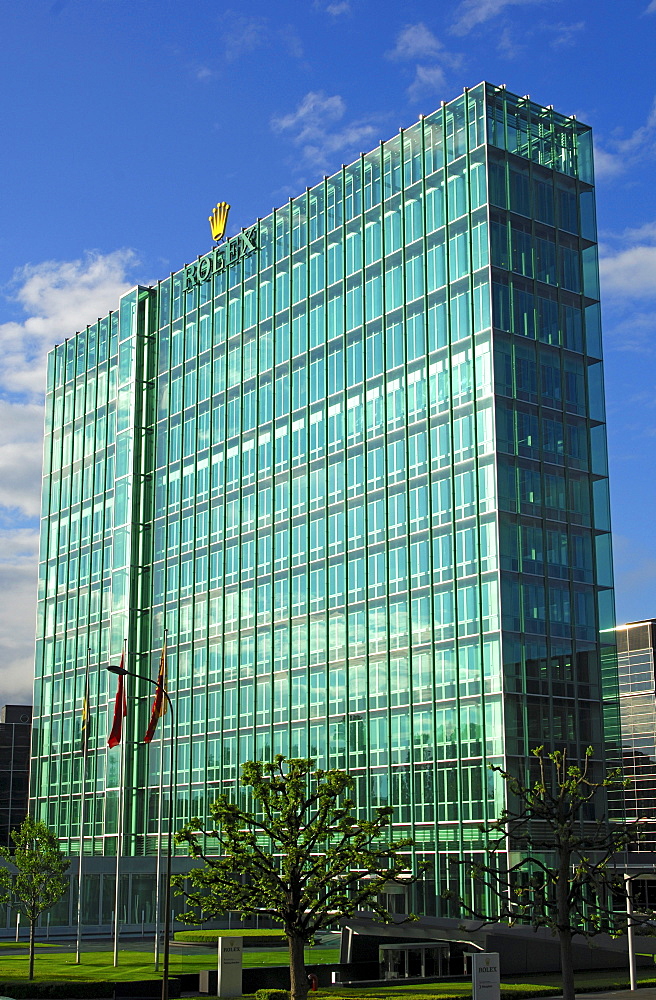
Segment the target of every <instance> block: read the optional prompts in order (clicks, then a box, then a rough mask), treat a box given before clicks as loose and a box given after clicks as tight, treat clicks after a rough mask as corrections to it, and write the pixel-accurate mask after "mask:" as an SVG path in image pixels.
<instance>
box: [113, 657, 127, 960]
mask: <svg viewBox="0 0 656 1000" xmlns="http://www.w3.org/2000/svg"><path fill="white" fill-rule="evenodd" d="M127 649H128V640H127V639H124V640H123V662H124V663H125V661H126V660H127ZM126 729H127V727H126ZM122 736H123V738H122V739H121V759H120V766H119V777H118V837H117V839H116V889H115V892H114V968H116V966H117V965H118V936H119V903H120V901H121V878H120V876H121V851H122V849H123V803H124V799H125V793H124V787H123V786H124V780H125V744H126V742H127V740H126V738H125V737H126V733H123V734H122Z"/></svg>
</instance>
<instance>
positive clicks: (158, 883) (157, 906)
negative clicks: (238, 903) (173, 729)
mask: <svg viewBox="0 0 656 1000" xmlns="http://www.w3.org/2000/svg"><path fill="white" fill-rule="evenodd" d="M168 635H169V630H168V629H167V628H165V629H164V642H163V644H162V649H163V650H164V651H166V640H167V639H168ZM163 781H164V725H162V729H161V733H160V741H159V799H158V805H157V867H156V872H157V874H156V883H155V956H154V957H155V972H159V936H160V912H161V906H162V904H161V892H162V890H161V883H162V790H163Z"/></svg>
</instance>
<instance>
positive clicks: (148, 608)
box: [31, 84, 616, 923]
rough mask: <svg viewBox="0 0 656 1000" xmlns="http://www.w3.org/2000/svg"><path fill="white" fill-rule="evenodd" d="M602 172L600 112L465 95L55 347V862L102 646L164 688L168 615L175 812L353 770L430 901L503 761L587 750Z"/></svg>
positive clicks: (41, 688)
mask: <svg viewBox="0 0 656 1000" xmlns="http://www.w3.org/2000/svg"><path fill="white" fill-rule="evenodd" d="M592 182H593V176H592V146H591V133H590V130H589V128H588V127H587V126H585V125H582V124H580V123H579V122H577V121H576V120H575V119H574V118H566V117H563V116H562V115H559V114H557V113H556V112H555V111H554V110H553V109H551V108H543V107H540V106H538V105H536V104H534V103H532V102H531V101H529V100H528V99H525V98H518V97H515V96H513V95H511V94H509V93H508V92H507V91H505V89H503V88H497V87H493V86H491V85H489V84H482V85H480V86H478V87H476V88H474V89H472V90H469V91H465V93H464V94H463V95H462V96H461V97H459V98H458V99H457V100H455V101H452V102H451V103H449V104H444V105H443V106H442V107H441V108H440V109H439V110H438V111H436V112H435V113H434V114H431V115H428V116H426V117H423V118H421V119H420V121H419V122H418V123H417V124H415V125H413V126H412V127H411V128H408V129H407V130H405V131H401V132H400V133H399V134H398V135H397V136H395V137H394V138H392V139H390V140H389V141H387V142H384V143H381V145H380V146H379V147H378V148H376V149H374V150H373V151H372V152H370V153H368V154H366V155H363V156H361V157H360V159H359V160H357V161H356V162H355V163H353V164H351V165H350V166H348V167H344V168H342V170H341V171H340V172H338V173H337V174H335V175H334V176H332V177H328V178H325V179H324V180H323V181H322V182H321V183H319V184H318V185H316V186H315V187H313V188H310V189H308V190H307V191H306V192H305V193H303V194H301V195H300V196H299V197H298V198H294V199H291V200H290V202H289V203H288V204H287V205H285V206H284V207H282V208H280V209H278V210H276V211H274V212H273V214H271V215H270V216H268V217H267V218H264V219H262V220H258V222H257V224H256V226H255V227H254V228H253V229H251V230H248V231H247V234H248V238H247V239H245V240H244V239H242V240H240V239H239V238H235V239H233V240H232V241H229V243H228V245H227V249H226V250H225V251H224V252H223V256H221V254H220V252H219V251H215V253H214V254H209V255H207V256H206V257H205V258H203V259H202V260H200V261H199V262H197V264H196V265H193V266H190V267H189V268H186V269H185V268H183V269H182V270H181V271H179V272H178V273H175V274H173V275H171V277H170V278H167V279H165V280H164V281H162V282H160V283H159V284H158V285H157V286H155V287H151V288H141V287H140V288H137V289H135V290H133V291H131V292H129V293H128V294H127V295H125V296H124V297H123V298H122V299H121V302H120V305H119V308H118V309H117V310H116V312H113V313H111V314H110V315H109V316H108V317H106V318H104V319H102V320H99V322H98V323H96V324H94V325H93V326H90V327H88V328H87V329H86V330H85V331H82V332H80V333H78V334H77V335H76V336H75V337H72V338H71V339H70V340H68V341H67V342H66V343H65V344H62V345H60V346H58V347H57V348H56V349H55V350H54V351H53V352H52V354H51V355H50V359H49V391H48V403H47V436H46V448H45V467H44V493H43V496H44V507H43V528H42V551H41V559H42V562H41V572H40V592H39V609H40V610H39V635H38V645H37V658H36V664H37V669H36V684H35V701H34V757H33V765H32V792H31V794H32V802H33V810H34V811H35V813H36V814H37V815H38V816H39V818H42V819H44V820H45V821H46V822H48V824H49V825H50V826H51V827H53V828H54V829H55V830H56V831H57V833H58V835H59V836H60V837H61V838H62V840H63V841H64V842H65V844H66V846H67V847H68V848H69V849H70V850H71V851H72V852H75V851H77V849H78V846H79V836H80V797H81V794H82V774H81V764H82V758H81V752H80V725H81V709H82V699H83V693H84V667H85V660H86V653H87V648H90V649H91V651H92V662H93V663H94V665H95V664H97V663H99V664H101V665H104V664H106V663H107V662H108V661H113V662H116V663H118V660H119V658H120V655H121V648H122V644H123V640H124V639H127V649H128V660H129V666H130V669H132V670H137V671H141V672H146V673H150V674H151V675H152V676H153V677H155V675H156V671H157V662H158V659H159V654H160V649H161V643H162V637H163V633H164V629H168V645H169V657H168V662H169V678H170V680H169V691H170V693H171V696H172V698H173V699H174V702H175V704H176V706H177V744H176V745H177V774H176V782H175V785H176V794H175V819H174V822H175V826H176V827H178V826H179V825H181V824H182V823H183V822H184V821H185V820H186V819H188V818H189V817H190V816H192V815H203V814H205V811H206V806H207V803H208V801H211V800H212V799H213V797H214V796H215V795H216V794H217V793H218V792H219V791H226V792H229V793H230V792H234V793H236V789H237V787H238V775H239V766H240V763H241V762H243V761H245V760H249V759H252V758H254V757H256V758H262V759H269V758H271V756H272V755H273V754H277V753H282V754H285V755H291V756H310V757H313V758H315V759H316V760H317V762H318V764H319V765H320V766H329V767H339V768H346V769H348V770H349V771H350V772H351V773H352V775H353V776H354V778H355V781H356V798H357V802H358V805H359V806H360V807H361V808H362V809H364V810H368V809H370V808H371V807H373V806H376V805H387V804H390V805H393V806H394V809H395V825H396V827H397V829H398V833H399V834H403V835H405V834H410V835H412V836H413V837H414V838H415V840H416V842H417V853H418V854H420V855H422V856H429V857H430V858H431V859H432V860H434V861H435V868H434V873H433V877H432V880H431V881H428V882H425V883H423V884H422V885H421V886H419V887H418V888H417V891H418V893H419V898H417V899H416V900H414V901H413V908H414V909H415V911H416V912H423V913H427V914H431V913H435V912H436V910H437V911H438V912H439V911H440V908H441V907H444V906H445V905H446V904H444V903H443V901H442V900H441V899H440V893H441V892H442V891H443V890H444V889H445V888H446V887H447V884H448V879H449V877H451V876H450V873H449V865H448V861H447V858H448V856H453V855H463V854H467V853H469V852H472V851H476V850H478V849H481V847H482V846H483V845H482V842H481V834H480V831H479V824H480V823H481V821H484V820H485V819H486V818H487V817H488V816H494V815H496V814H497V813H498V811H499V809H500V807H501V805H502V794H503V790H502V789H501V788H499V787H495V785H494V783H493V782H492V779H491V775H490V772H489V771H488V770H487V764H488V762H494V763H498V764H503V765H504V766H505V765H508V766H509V767H511V768H512V767H516V766H519V764H518V761H520V760H521V759H523V758H525V757H526V755H527V753H528V751H529V749H530V748H531V747H533V746H535V745H538V744H542V743H545V741H546V742H552V743H553V744H554V745H556V746H561V747H562V746H565V745H566V746H567V747H568V748H569V749H570V751H571V752H572V753H578V752H579V751H580V750H581V748H585V747H586V746H588V745H589V744H593V745H595V746H596V747H601V746H602V745H603V739H604V727H603V719H602V671H601V660H602V652H603V650H602V648H601V645H600V640H599V630H600V628H611V627H612V626H613V624H614V622H613V621H612V615H613V599H612V576H611V562H610V535H609V528H610V525H609V513H608V483H607V465H606V440H605V426H604V398H603V378H602V363H601V339H600V325H599V305H598V297H599V293H598V277H597V249H596V243H595V241H596V233H595V211H594V193H593V186H592ZM217 255H218V256H217ZM128 690H129V693H128V698H129V711H128V718H127V720H126V723H127V732H128V747H127V761H126V766H127V770H126V775H127V777H126V792H127V794H126V798H125V803H126V811H125V828H124V833H125V840H124V851H125V854H126V855H127V856H129V857H130V858H131V859H132V860H131V862H130V865H129V867H130V871H131V872H132V874H131V875H130V878H132V879H133V880H134V879H136V880H137V882H136V883H133V885H132V890H131V894H130V899H133V898H135V899H136V898H138V899H139V902H138V904H135V906H136V907H137V909H135V910H134V912H132V911H130V914H128V913H127V911H126V914H127V917H126V919H127V922H128V923H130V922H135V923H138V922H139V920H138V919H137V920H134V919H133V917H134V914H135V913H137V912H141V910H142V909H144V907H145V911H146V919H149V917H150V916H151V914H152V910H151V895H152V871H153V866H154V860H153V859H154V855H155V854H156V851H157V830H158V815H159V802H160V746H159V741H158V740H157V739H156V740H155V741H154V742H153V744H152V745H151V748H150V749H147V748H146V747H145V746H143V745H142V746H136V745H135V741H136V740H139V739H140V738H141V737H142V734H143V732H145V729H146V725H147V721H148V717H149V712H150V704H151V700H152V690H151V688H150V687H149V686H148V685H147V684H146V683H145V682H138V683H137V684H136V687H135V685H134V684H130V686H129V689H128ZM114 691H115V680H114V679H111V680H109V681H108V675H107V672H106V671H105V670H104V669H95V667H94V669H93V670H92V678H91V704H92V713H91V714H92V719H93V726H94V728H93V732H92V736H91V746H92V752H91V753H90V755H89V759H88V762H87V773H86V776H85V779H84V794H85V796H86V803H87V804H86V809H85V824H84V827H85V828H84V838H85V844H84V850H85V854H88V855H94V863H95V864H96V869H97V871H98V873H102V872H103V871H104V869H103V865H107V869H106V871H107V874H106V875H104V876H103V877H104V878H105V879H106V891H105V890H103V892H104V895H106V896H107V899H109V897H110V895H111V893H110V882H111V880H112V877H113V876H112V875H111V872H112V866H111V863H110V861H109V858H110V856H111V855H112V854H115V853H116V845H117V822H118V818H117V817H118V795H119V789H118V784H119V769H118V760H119V753H118V751H117V750H113V751H110V750H108V749H107V746H106V744H107V733H108V729H109V726H110V725H111V712H112V710H113V694H114ZM615 694H616V692H614V693H613V697H615ZM170 725H171V720H170V716H169V717H167V718H166V720H165V726H166V729H165V733H166V740H167V742H168V739H169V738H170V735H169V734H170ZM165 747H166V743H165ZM168 759H169V758H168V752H166V749H165V752H164V755H163V766H164V775H163V787H164V793H163V798H164V811H165V815H166V814H167V813H168V809H169V803H168V796H167V792H166V789H167V787H168V781H169V773H168V771H167V770H166V768H167V767H168ZM105 858H106V859H107V861H106V862H105V861H103V859H105ZM149 873H151V874H149ZM451 874H452V873H451ZM98 877H99V878H100V874H99V875H98ZM135 886H136V888H135ZM99 896H100V893H99ZM103 905H104V916H103V914H100V916H99V918H98V921H96V920H95V917H94V914H93V913H92V912H91V910H93V905H92V904H90V911H89V913H88V915H87V920H88V921H89V922H91V923H95V922H101V920H102V919H105V920H107V919H109V913H110V912H111V909H112V907H113V903H111V902H107V903H106V904H103ZM130 905H132V904H130Z"/></svg>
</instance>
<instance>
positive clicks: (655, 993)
mask: <svg viewBox="0 0 656 1000" xmlns="http://www.w3.org/2000/svg"><path fill="white" fill-rule="evenodd" d="M576 996H577V998H578V997H581V1000H656V986H644V987H641V986H640V985H639V986H638V989H637V990H635V991H634V990H607V991H606V992H605V993H577V994H576ZM549 1000H561V998H560V997H550V998H549Z"/></svg>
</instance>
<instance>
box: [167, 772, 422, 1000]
mask: <svg viewBox="0 0 656 1000" xmlns="http://www.w3.org/2000/svg"><path fill="white" fill-rule="evenodd" d="M313 766H314V761H311V760H305V759H297V760H296V759H295V760H285V758H284V757H282V756H277V757H276V758H275V760H274V761H273V763H262V762H256V761H250V762H248V763H246V764H244V765H243V767H242V781H241V783H242V785H243V786H245V787H246V788H249V789H251V790H252V797H253V800H254V802H255V803H257V808H256V810H254V811H253V812H249V811H247V810H244V809H241V808H239V806H237V805H235V804H234V803H232V802H230V801H229V800H228V798H227V796H225V795H222V796H220V797H219V798H218V799H217V800H216V802H214V803H213V804H212V805H211V806H210V812H211V817H212V821H213V829H211V830H209V831H205V830H204V829H203V825H202V823H201V821H200V820H199V819H194V820H192V821H191V823H189V824H188V826H186V827H185V828H184V829H183V830H181V831H180V832H179V833H178V834H177V835H176V841H177V843H183V842H184V843H186V844H187V845H188V847H189V852H190V854H191V855H192V856H193V857H195V858H201V859H202V860H203V861H204V862H205V864H204V866H203V867H202V868H194V869H193V870H192V871H191V872H189V873H188V874H187V875H186V876H183V875H180V876H177V877H176V879H175V880H174V883H175V885H176V887H177V890H178V893H182V894H184V895H185V896H186V897H187V899H188V901H189V902H190V903H191V905H192V906H193V907H194V908H195V912H192V913H186V914H184V916H183V917H182V918H181V919H183V920H186V921H188V922H189V923H200V922H201V920H202V919H203V918H205V919H207V918H208V917H215V916H218V915H220V914H223V913H225V912H226V911H228V910H236V911H238V912H240V913H241V914H242V915H243V916H246V915H249V914H260V915H266V916H269V917H271V918H272V919H273V920H275V921H279V922H280V923H281V924H282V925H283V927H284V932H285V935H286V937H287V942H288V946H289V970H290V980H291V994H292V1000H305V997H306V996H307V992H308V981H307V975H306V970H305V945H306V944H307V943H308V942H310V941H312V940H313V938H314V935H315V934H316V932H317V931H318V930H320V929H321V928H322V927H325V926H326V925H327V924H329V923H332V922H333V921H335V920H336V919H338V918H339V917H344V916H349V915H350V914H352V913H354V912H355V911H356V910H362V909H369V910H371V911H373V912H375V913H376V914H377V915H378V917H379V918H380V919H381V920H382V921H389V920H391V916H390V914H389V913H388V911H387V910H386V909H385V907H384V906H382V905H381V903H380V902H379V898H378V897H379V894H380V893H381V892H382V891H383V888H384V886H385V885H386V884H387V883H389V882H402V883H403V884H407V883H409V882H412V881H415V880H416V878H418V877H419V876H418V875H414V876H413V875H412V874H411V872H410V867H409V864H410V863H409V859H408V857H407V853H408V851H409V849H410V847H411V846H412V841H410V840H398V841H392V840H387V839H385V828H386V827H387V826H389V824H390V822H391V817H392V812H393V810H392V809H391V808H377V809H376V811H375V817H374V818H373V819H368V820H360V819H357V820H356V819H355V817H354V816H352V815H351V812H352V809H353V801H352V800H351V799H350V798H348V797H347V794H346V793H347V792H348V790H349V789H351V788H352V787H353V779H352V778H351V777H350V776H349V775H348V774H346V773H345V772H344V771H338V770H329V771H324V770H315V771H313ZM199 833H202V834H204V836H205V837H209V838H214V839H215V840H216V841H218V851H217V852H216V855H210V854H208V853H206V852H205V851H204V850H203V848H202V847H201V842H200V841H201V840H202V838H199V836H198V835H199ZM185 878H187V879H189V880H190V881H191V883H192V885H193V887H194V891H192V892H189V891H187V890H186V889H185Z"/></svg>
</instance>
